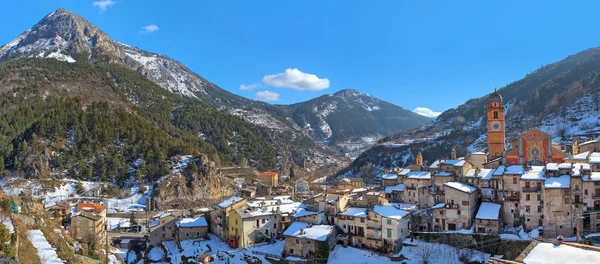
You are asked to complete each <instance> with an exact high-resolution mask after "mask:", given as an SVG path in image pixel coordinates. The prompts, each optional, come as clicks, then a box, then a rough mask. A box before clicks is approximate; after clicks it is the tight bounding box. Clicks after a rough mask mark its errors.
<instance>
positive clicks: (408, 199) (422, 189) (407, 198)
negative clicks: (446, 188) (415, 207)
mask: <svg viewBox="0 0 600 264" xmlns="http://www.w3.org/2000/svg"><path fill="white" fill-rule="evenodd" d="M429 186H431V173H430V172H428V171H411V172H409V173H408V174H407V175H406V178H405V179H404V202H405V203H418V204H419V205H420V206H424V207H428V206H432V205H433V204H434V201H433V196H431V194H430V192H429V189H428V188H429Z"/></svg>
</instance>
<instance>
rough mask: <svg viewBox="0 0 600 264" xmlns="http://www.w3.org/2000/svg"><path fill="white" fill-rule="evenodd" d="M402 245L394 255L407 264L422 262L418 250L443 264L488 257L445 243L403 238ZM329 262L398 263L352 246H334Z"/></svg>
mask: <svg viewBox="0 0 600 264" xmlns="http://www.w3.org/2000/svg"><path fill="white" fill-rule="evenodd" d="M403 243H404V244H408V245H405V246H404V247H402V250H401V251H400V253H398V254H396V255H395V256H398V257H399V256H400V255H402V256H404V257H405V258H406V259H405V260H403V261H401V262H402V263H407V264H418V263H422V259H421V258H420V255H421V254H419V252H421V251H426V250H431V257H430V258H429V263H445V264H460V263H462V262H461V261H460V260H459V257H460V256H466V257H468V258H469V260H471V261H480V262H486V261H487V260H489V258H490V254H487V253H483V252H481V251H477V250H472V249H457V248H454V247H451V246H449V245H446V244H438V243H428V242H424V241H419V240H415V241H414V242H410V239H405V240H404V242H403ZM327 263H329V264H352V263H399V262H396V261H391V260H390V259H389V258H388V257H385V256H380V255H379V254H377V253H374V252H372V251H369V250H364V249H357V248H353V247H347V248H344V247H342V246H336V248H335V249H334V250H333V252H331V254H329V260H328V262H327Z"/></svg>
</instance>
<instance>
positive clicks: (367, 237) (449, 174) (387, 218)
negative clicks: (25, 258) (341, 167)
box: [0, 94, 600, 263]
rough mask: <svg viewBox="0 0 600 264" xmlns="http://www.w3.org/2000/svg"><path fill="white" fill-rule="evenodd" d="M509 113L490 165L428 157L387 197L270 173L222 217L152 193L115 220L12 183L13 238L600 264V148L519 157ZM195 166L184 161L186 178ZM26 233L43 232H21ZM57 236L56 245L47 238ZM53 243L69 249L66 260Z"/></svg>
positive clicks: (34, 242) (253, 253)
mask: <svg viewBox="0 0 600 264" xmlns="http://www.w3.org/2000/svg"><path fill="white" fill-rule="evenodd" d="M501 104H502V98H501V96H499V95H498V94H493V95H492V96H491V99H490V103H489V108H488V111H489V127H490V131H489V133H490V135H489V136H488V138H489V140H488V145H489V149H490V152H489V153H483V152H474V153H470V154H469V155H468V156H467V157H457V155H456V150H454V149H453V151H452V153H450V156H451V159H442V160H435V161H434V162H432V163H431V164H429V165H427V164H424V162H423V157H422V155H420V154H419V155H418V156H417V158H416V160H415V164H412V165H410V166H407V167H405V168H396V169H393V170H392V171H389V172H388V173H386V174H384V175H382V176H381V181H380V183H379V184H377V185H367V184H366V183H365V182H364V181H363V179H361V178H339V179H337V180H336V181H335V184H332V183H331V182H330V181H327V180H324V179H317V180H314V181H312V182H307V181H305V180H301V179H296V180H294V179H290V178H291V177H290V176H283V175H279V174H278V173H276V172H260V173H256V174H254V175H253V176H252V177H250V178H248V179H251V180H248V181H246V180H243V179H241V178H239V177H238V178H235V179H234V180H233V181H234V182H235V183H236V184H237V185H238V192H237V194H236V195H234V196H231V197H228V198H226V199H223V200H220V201H219V202H217V203H215V204H212V205H211V206H209V207H200V208H183V209H170V210H157V207H156V206H155V203H153V202H152V196H151V189H152V188H146V191H145V192H142V193H143V195H139V194H137V196H135V197H136V198H137V201H136V200H135V199H133V200H132V202H133V204H128V205H125V206H123V205H121V206H115V202H114V201H113V202H109V200H107V199H102V198H101V199H98V198H91V197H88V198H86V197H85V196H78V195H73V194H72V193H71V194H69V193H68V192H66V193H63V195H67V196H69V197H68V198H67V197H64V196H55V195H53V196H52V197H51V198H49V197H48V195H47V194H46V196H45V197H43V196H41V197H39V199H35V198H33V199H32V198H29V199H27V198H26V197H24V196H23V189H22V188H21V189H16V190H10V186H12V185H6V182H5V183H4V187H3V188H4V190H5V192H7V193H10V194H12V195H13V196H12V197H11V196H9V195H2V196H1V197H0V198H2V199H3V201H5V206H3V208H4V209H3V210H4V212H5V214H6V215H7V216H8V217H4V218H3V219H4V221H3V224H4V226H5V228H6V229H7V230H10V232H12V233H13V234H15V233H19V232H25V233H26V238H27V239H29V240H30V241H31V242H30V243H31V246H32V247H33V248H35V249H37V254H38V255H39V258H40V260H42V259H44V260H46V259H49V260H51V261H48V262H47V263H63V262H65V261H67V262H75V261H74V260H75V259H76V258H75V257H70V258H69V259H65V253H64V251H65V247H71V248H72V252H73V253H72V254H77V255H81V256H85V257H84V258H88V259H87V260H83V261H82V263H85V262H87V261H92V260H93V259H97V260H107V261H110V262H111V263H120V262H123V263H194V262H199V263H208V262H216V263H238V262H245V263H267V262H272V263H302V262H307V261H308V262H321V263H325V262H328V263H338V262H348V261H349V260H348V259H347V257H348V256H355V257H356V256H358V258H360V259H367V260H365V261H367V262H378V263H379V262H381V263H385V262H391V261H404V262H406V263H432V262H433V263H436V256H434V255H436V254H431V252H429V253H428V251H432V252H434V251H436V250H441V251H443V252H445V253H444V254H446V255H445V258H444V260H443V261H444V263H453V262H455V263H467V262H468V263H485V262H489V263H521V262H523V263H536V262H535V260H536V258H540V256H544V255H546V254H557V253H556V252H554V251H555V250H558V249H556V248H555V249H554V250H553V249H552V247H550V248H548V247H547V246H546V245H547V244H548V243H550V244H556V245H560V246H559V247H558V248H560V249H561V250H564V251H565V252H571V251H573V252H578V251H582V252H583V253H582V254H584V255H589V257H590V258H592V259H598V260H599V261H600V249H599V248H596V247H594V245H595V243H596V242H595V239H596V237H600V221H599V220H598V219H600V217H597V214H598V213H600V209H599V208H600V152H599V150H600V140H598V139H590V140H586V139H585V138H575V139H574V140H573V141H572V143H571V144H570V145H568V146H567V145H558V144H553V143H552V141H551V138H552V137H551V135H549V134H546V133H544V132H542V131H539V130H537V129H531V130H529V131H525V132H523V133H521V134H519V135H518V137H517V138H516V139H514V140H513V142H512V143H511V144H507V142H506V140H504V138H503V136H504V135H503V131H504V128H503V126H504V123H503V113H502V111H501V109H503V107H502V105H501ZM191 160H193V159H191V158H190V157H182V159H181V161H180V162H179V163H175V164H174V166H173V167H174V172H175V173H177V172H180V171H182V170H184V169H185V168H186V166H187V162H190V161H191ZM234 171H235V172H236V173H238V176H239V175H241V174H243V173H244V172H246V173H251V172H249V171H247V170H246V171H244V170H242V169H236V170H234ZM223 172H225V173H227V170H223ZM229 173H232V172H231V171H229ZM291 173H292V174H293V172H291ZM7 186H9V187H7ZM84 189H89V190H93V189H94V188H93V185H91V184H86V187H84ZM140 190H142V189H140ZM319 190H321V191H319ZM16 191H19V192H20V193H18V194H17V193H16ZM88 195H93V194H89V193H88ZM34 196H35V195H34ZM11 215H12V216H11ZM11 219H12V220H11ZM26 219H30V220H26ZM36 219H37V220H36ZM13 221H17V222H19V223H22V222H24V221H25V222H26V221H34V222H36V221H41V222H43V223H42V224H40V223H38V224H29V226H36V225H37V226H38V228H39V229H31V228H26V227H25V226H23V224H19V225H18V226H17V228H15V226H14V225H13ZM46 221H48V223H46ZM49 226H52V229H51V230H54V231H52V232H48V231H45V230H48V228H49ZM27 229H29V230H27ZM51 233H54V235H56V234H61V237H67V236H68V237H69V238H70V239H69V240H67V241H68V242H66V243H67V246H63V245H61V244H57V242H56V240H54V239H51V238H50V237H49V236H52V235H53V234H51ZM12 237H13V238H12V239H10V240H9V241H8V242H7V243H9V244H10V243H11V241H12V245H13V248H17V244H15V243H19V239H18V237H21V236H20V235H18V234H17V235H13V236H12ZM557 243H558V244H557ZM19 247H21V246H19ZM538 249H539V250H538ZM21 251H22V250H16V251H15V253H16V254H17V257H19V256H18V254H19V253H20V252H21ZM538 251H540V252H542V253H540V252H538ZM105 252H109V254H106V253H105ZM565 254H566V253H565ZM368 259H371V260H368ZM438 260H439V259H438ZM528 260H529V262H528ZM511 261H512V262H511ZM34 262H35V261H34Z"/></svg>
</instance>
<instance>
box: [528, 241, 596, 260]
mask: <svg viewBox="0 0 600 264" xmlns="http://www.w3.org/2000/svg"><path fill="white" fill-rule="evenodd" d="M523 263H528V264H564V263H600V252H598V251H592V250H585V249H581V248H576V247H572V246H568V245H555V244H553V243H538V244H537V245H536V246H535V247H534V248H533V249H532V250H531V251H530V252H529V254H527V257H525V259H523Z"/></svg>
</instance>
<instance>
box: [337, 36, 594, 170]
mask: <svg viewBox="0 0 600 264" xmlns="http://www.w3.org/2000/svg"><path fill="white" fill-rule="evenodd" d="M482 89H484V90H486V91H489V92H490V93H492V92H493V87H482ZM498 92H499V93H500V94H501V95H502V97H503V102H504V106H505V109H506V118H507V119H506V129H507V140H509V142H510V139H511V138H512V137H514V136H515V135H516V134H517V133H520V132H523V131H525V130H527V129H529V128H533V127H536V128H539V129H541V130H543V131H545V132H548V133H552V135H553V140H554V141H555V142H560V141H563V142H564V143H569V142H570V140H571V139H572V138H573V137H575V136H583V137H588V138H593V137H596V136H597V135H598V134H600V47H599V48H591V49H588V50H585V51H582V52H579V53H577V54H574V55H571V56H568V57H566V58H565V59H563V60H560V61H558V62H555V63H552V64H549V65H546V66H543V67H541V68H539V69H537V70H536V71H533V72H530V73H528V74H526V75H525V77H524V78H522V79H520V80H518V81H515V82H512V83H510V84H508V85H507V86H505V87H503V88H501V89H499V90H498ZM487 103H488V95H486V96H482V97H479V98H475V99H470V100H468V101H467V102H465V103H464V104H462V105H460V106H458V107H457V108H453V109H449V110H446V111H444V112H443V113H442V114H441V115H439V116H438V117H437V119H435V120H434V121H433V122H431V123H429V124H427V125H426V126H422V127H419V128H415V129H409V130H405V131H402V132H399V133H397V134H395V135H394V136H392V137H387V138H384V139H382V140H381V141H380V143H381V145H377V146H375V147H373V148H371V149H370V150H368V151H365V152H364V153H363V154H362V155H361V156H359V157H358V158H357V159H356V160H355V161H354V162H353V164H352V165H350V166H349V167H348V168H346V169H345V170H343V171H342V172H341V173H340V175H345V176H362V175H363V174H364V173H361V168H363V171H364V168H366V167H367V166H368V167H369V168H374V169H375V171H379V172H381V171H385V170H387V169H389V168H391V167H394V166H404V165H406V164H407V163H410V162H413V161H414V157H415V156H416V154H417V153H418V152H419V151H421V152H423V156H424V158H425V159H426V160H429V162H432V161H433V160H434V159H438V158H448V157H449V156H450V150H451V148H452V146H456V147H457V149H458V152H459V154H462V155H465V154H467V153H470V152H476V151H487V145H486V139H487V127H486V124H487V117H486V110H487ZM379 157H383V158H379Z"/></svg>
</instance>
